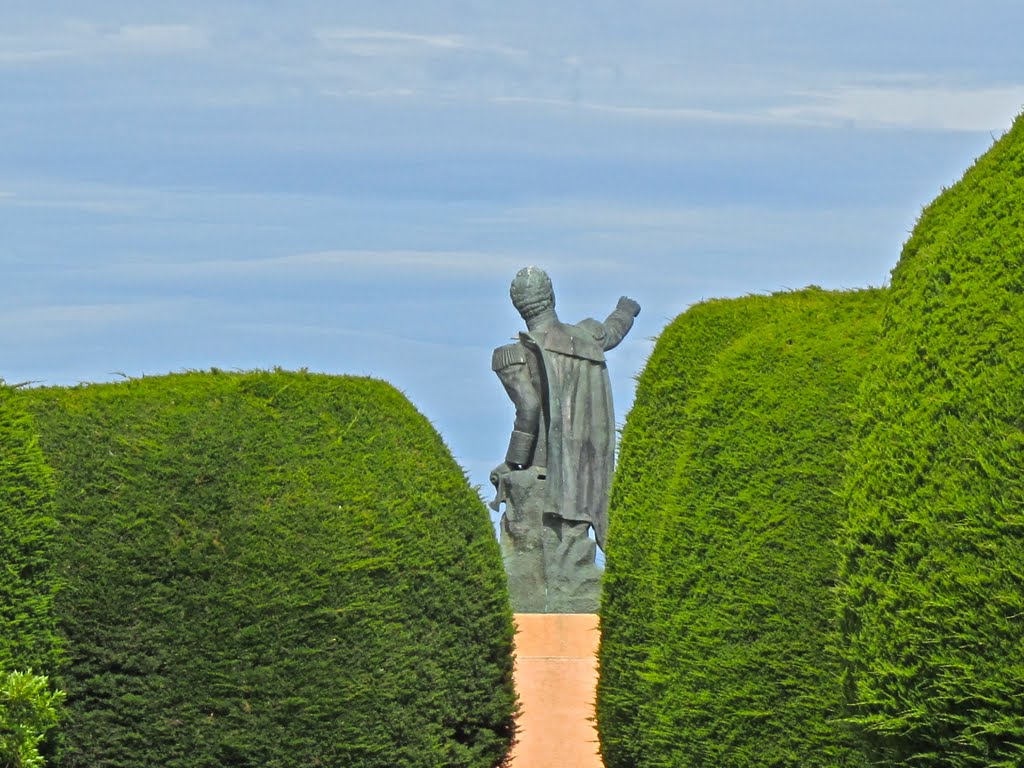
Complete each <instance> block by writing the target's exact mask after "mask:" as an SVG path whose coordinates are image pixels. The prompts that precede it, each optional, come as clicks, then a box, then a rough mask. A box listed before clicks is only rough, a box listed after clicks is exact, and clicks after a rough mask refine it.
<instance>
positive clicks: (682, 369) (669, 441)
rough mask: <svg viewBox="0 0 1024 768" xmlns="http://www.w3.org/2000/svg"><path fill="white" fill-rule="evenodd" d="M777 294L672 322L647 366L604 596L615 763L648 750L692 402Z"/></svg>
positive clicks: (619, 492) (715, 304)
mask: <svg viewBox="0 0 1024 768" xmlns="http://www.w3.org/2000/svg"><path fill="white" fill-rule="evenodd" d="M772 302H773V300H772V298H771V297H758V296H751V297H748V298H746V299H744V300H742V301H709V302H705V303H703V304H697V305H695V306H694V307H692V308H691V309H690V310H689V311H687V312H686V313H684V314H683V315H681V316H680V317H679V318H677V319H676V320H675V322H673V323H671V324H670V325H669V326H668V327H667V328H666V329H665V330H664V332H663V333H662V335H661V337H660V338H659V340H658V344H657V345H656V346H655V348H654V351H653V352H652V353H651V357H650V359H649V360H648V361H647V365H646V366H645V367H644V370H643V372H642V373H641V374H640V377H639V380H638V383H637V389H636V398H635V400H634V401H633V407H632V409H631V410H630V412H629V417H628V418H627V420H626V424H625V427H624V428H623V433H622V439H621V441H620V449H619V457H618V463H617V466H616V470H615V481H614V483H613V485H612V493H611V503H610V508H611V510H612V514H611V515H610V523H611V529H610V531H609V539H610V541H611V544H610V545H609V547H608V551H607V553H606V565H605V574H604V582H603V584H604V587H603V592H602V602H601V644H602V646H601V654H600V661H601V676H600V680H599V682H598V700H599V703H600V705H599V707H598V719H599V724H600V729H601V747H602V750H603V753H604V756H605V762H606V764H607V765H608V766H610V767H611V766H634V765H635V766H640V765H644V764H645V755H646V754H647V752H648V742H649V740H650V736H651V733H650V730H651V729H650V726H649V724H648V723H646V722H645V717H646V715H647V714H648V712H649V709H650V707H649V705H650V699H651V691H650V689H649V686H648V685H647V676H646V675H645V670H646V668H647V663H648V657H649V654H650V652H651V648H652V633H653V622H654V595H655V593H656V590H657V589H658V587H659V575H660V573H661V567H660V565H659V562H660V561H659V551H658V550H657V549H656V548H655V541H656V532H657V531H658V529H659V528H660V520H661V510H662V504H663V501H664V498H665V496H666V495H667V493H668V488H669V486H670V484H671V482H672V477H673V474H674V471H675V466H676V462H677V459H678V457H679V456H680V454H681V452H682V451H683V449H684V445H685V443H686V441H687V440H688V439H689V438H688V435H689V432H690V426H689V425H688V422H687V413H688V412H687V402H688V400H689V398H690V396H691V395H692V394H693V392H695V391H697V390H698V389H699V386H700V383H701V381H702V380H703V378H704V377H705V376H706V375H707V371H708V368H709V367H711V366H712V365H714V363H715V361H716V359H717V358H718V355H719V354H721V352H722V350H723V349H725V348H727V347H728V346H729V345H730V344H731V343H733V342H734V341H735V339H736V338H737V337H738V336H742V335H743V334H744V333H747V332H749V331H750V329H751V328H754V327H756V326H757V325H759V324H761V323H763V322H765V321H766V320H767V319H768V317H769V316H770V314H771V312H772V308H773V306H774V305H773V303H772ZM694 340H699V341H700V343H693V342H694ZM670 557H671V555H670Z"/></svg>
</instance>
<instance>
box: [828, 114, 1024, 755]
mask: <svg viewBox="0 0 1024 768" xmlns="http://www.w3.org/2000/svg"><path fill="white" fill-rule="evenodd" d="M878 359H879V363H878V365H877V366H876V367H874V369H873V370H872V371H871V372H870V374H869V375H868V376H867V378H866V380H865V386H864V390H863V392H862V396H861V398H860V402H859V410H858V417H857V427H858V435H859V439H858V442H857V444H856V446H855V448H854V449H853V451H852V452H851V462H850V466H851V472H850V476H849V479H848V481H847V484H846V495H847V497H848V504H849V522H848V525H847V527H846V531H845V536H844V539H843V540H844V552H843V555H844V559H843V574H842V591H841V597H842V600H843V606H844V610H843V633H844V637H843V640H844V642H843V645H842V652H843V655H844V657H845V660H846V664H847V673H846V686H847V693H848V697H849V700H850V703H851V708H852V715H853V718H854V719H855V720H856V722H857V723H859V724H860V726H861V727H862V731H863V737H864V739H865V743H866V746H867V750H868V755H869V757H870V758H871V760H872V761H873V764H875V765H884V766H943V768H960V767H961V766H979V767H980V766H989V767H994V766H1001V767H1005V768H1009V767H1010V766H1020V765H1022V764H1024V116H1022V117H1020V118H1018V119H1017V121H1016V123H1015V124H1014V126H1013V128H1012V129H1011V130H1010V131H1009V132H1008V133H1007V134H1006V135H1005V136H1004V137H1003V138H1002V139H1000V140H999V141H998V142H997V143H996V144H995V145H994V146H993V147H992V148H991V149H990V150H989V152H988V153H987V154H985V155H984V156H983V157H982V158H980V159H979V160H978V162H977V163H976V164H975V166H974V167H973V168H971V169H970V170H968V171H967V173H966V174H965V175H964V177H963V179H962V180H961V181H960V182H959V183H957V184H956V185H955V186H954V187H952V188H950V189H949V190H946V191H945V192H943V194H941V195H940V196H939V197H938V198H937V199H936V200H935V201H934V202H933V203H932V204H931V205H930V206H928V207H927V208H926V209H925V210H924V211H923V213H922V215H921V217H920V220H919V222H918V224H917V227H916V229H915V230H914V233H913V235H912V236H911V238H910V239H909V240H908V241H907V243H906V246H905V247H904V249H903V254H902V257H901V259H900V262H899V264H898V266H897V267H896V269H895V270H894V271H893V276H892V291H891V307H890V308H889V311H888V313H887V316H886V319H885V326H884V335H883V339H882V341H881V344H880V349H879V356H878Z"/></svg>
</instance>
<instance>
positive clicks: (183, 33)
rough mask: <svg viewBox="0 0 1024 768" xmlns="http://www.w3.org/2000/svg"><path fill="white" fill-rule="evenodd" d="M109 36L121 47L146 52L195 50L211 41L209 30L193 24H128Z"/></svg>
mask: <svg viewBox="0 0 1024 768" xmlns="http://www.w3.org/2000/svg"><path fill="white" fill-rule="evenodd" d="M107 37H108V39H109V40H110V41H111V42H114V43H116V44H117V45H118V46H119V47H123V48H125V49H129V50H133V51H140V52H145V53H177V52H181V51H194V50H198V49H200V48H205V47H207V45H209V42H210V33H209V31H208V30H206V29H205V28H203V27H200V26H194V25H191V24H127V25H125V26H121V27H118V28H117V29H116V30H114V31H113V32H110V33H108V35H107Z"/></svg>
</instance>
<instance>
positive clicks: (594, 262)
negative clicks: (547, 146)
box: [83, 249, 621, 282]
mask: <svg viewBox="0 0 1024 768" xmlns="http://www.w3.org/2000/svg"><path fill="white" fill-rule="evenodd" d="M541 258H542V260H543V261H544V262H545V263H546V264H553V265H555V266H558V265H561V264H565V265H566V266H571V267H572V268H573V269H589V270H605V271H607V270H614V269H616V268H618V267H619V266H621V265H620V264H619V263H616V262H615V261H613V260H609V259H601V258H594V259H580V258H578V257H575V258H566V257H562V258H557V257H555V258H543V257H541ZM536 260H538V257H537V255H536V254H522V253H488V252H483V251H440V250H433V251H431V250H401V249H395V250H330V251H317V252H311V253H298V254H288V255H284V256H276V257H271V258H259V259H211V260H203V261H192V262H184V261H183V262H133V263H126V264H102V265H98V266H94V267H88V268H83V271H88V272H92V273H95V272H97V271H100V272H104V273H110V274H116V275H119V276H121V277H123V278H130V279H133V280H157V279H160V280H167V279H185V278H187V279H198V278H202V279H225V280H226V279H258V280H269V279H273V280H283V279H297V280H314V279H338V278H344V277H346V276H359V277H361V278H370V279H375V278H377V279H381V280H389V281H398V280H401V279H403V278H415V279H417V280H424V281H426V282H429V281H430V280H431V279H434V278H436V279H439V280H440V279H446V280H447V279H452V277H455V278H456V279H459V280H475V279H479V278H492V277H500V278H501V279H504V278H505V277H506V276H507V275H509V274H515V272H516V270H518V269H520V268H521V267H523V266H524V265H525V264H527V263H531V262H533V261H536Z"/></svg>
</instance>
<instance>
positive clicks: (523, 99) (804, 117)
mask: <svg viewBox="0 0 1024 768" xmlns="http://www.w3.org/2000/svg"><path fill="white" fill-rule="evenodd" d="M794 97H795V98H796V99H799V101H800V103H799V104H792V103H786V102H792V101H793V100H794ZM762 98H763V95H761V96H759V100H761V99H762ZM491 101H492V102H493V103H495V104H499V105H500V104H506V105H513V106H515V105H521V106H526V107H541V108H547V109H557V110H563V111H570V110H572V111H581V112H589V113H597V114H603V115H607V116H609V117H615V118H623V119H635V120H645V121H666V122H684V123H720V124H746V125H759V124H760V125H793V126H798V125H804V126H809V125H818V126H822V127H828V126H840V125H842V126H845V125H849V124H850V123H854V124H859V125H864V126H867V127H871V126H876V127H895V128H909V129H916V130H929V131H991V130H1001V129H1004V128H1006V127H1008V126H1009V125H1010V123H1011V122H1012V121H1013V118H1014V117H1016V116H1017V115H1018V114H1019V113H1020V112H1021V111H1022V109H1024V85H1008V86H1000V87H991V86H982V87H978V88H969V87H952V86H941V85H931V86H928V85H919V86H917V85H886V84H880V85H878V86H860V85H858V86H847V85H839V86H836V87H834V88H832V89H825V90H816V91H801V92H797V93H794V94H786V93H780V94H778V95H777V96H776V105H772V106H754V105H751V106H749V107H745V106H743V105H742V104H740V105H738V106H734V107H732V108H729V109H709V108H702V107H683V106H672V105H650V106H646V105H642V104H640V105H638V104H616V103H603V102H596V101H591V100H587V99H562V98H546V97H537V96H514V95H513V96H495V97H492V99H491Z"/></svg>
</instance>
